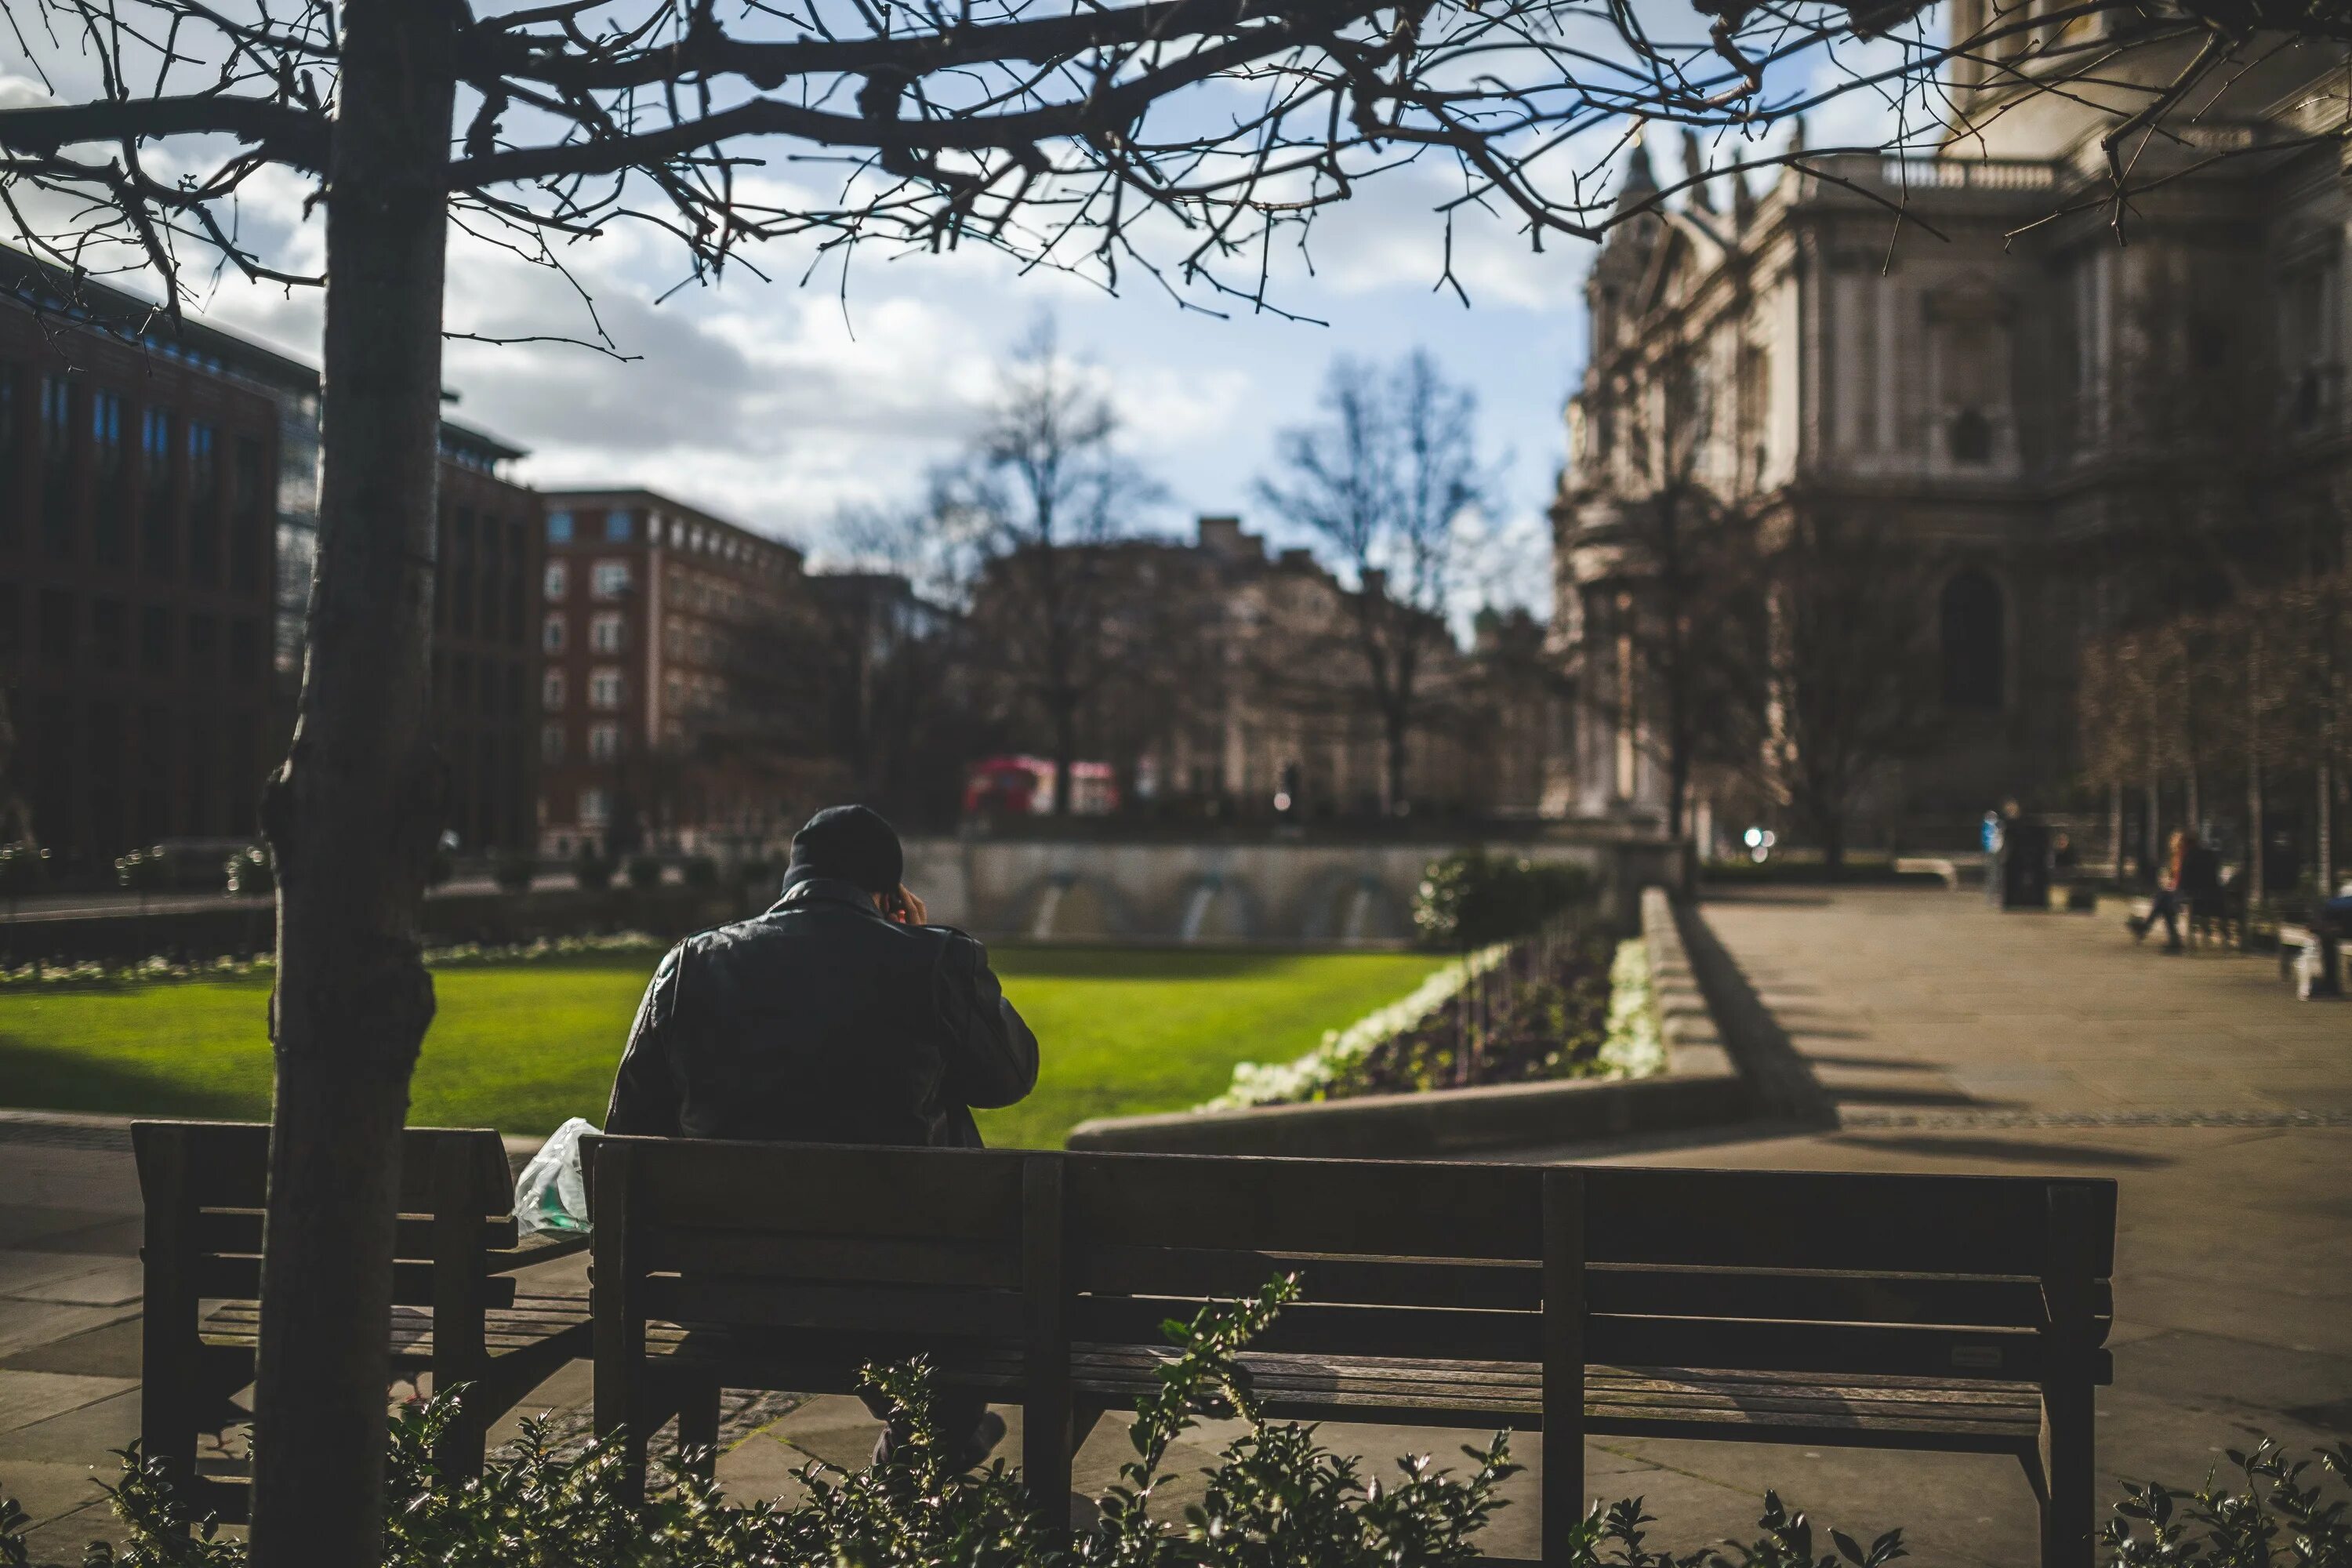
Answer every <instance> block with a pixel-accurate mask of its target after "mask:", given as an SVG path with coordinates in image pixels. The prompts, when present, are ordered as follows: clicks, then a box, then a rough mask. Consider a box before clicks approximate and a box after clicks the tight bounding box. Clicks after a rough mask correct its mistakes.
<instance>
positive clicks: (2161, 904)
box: [2124, 827, 2204, 952]
mask: <svg viewBox="0 0 2352 1568" xmlns="http://www.w3.org/2000/svg"><path fill="white" fill-rule="evenodd" d="M2203 849H2204V846H2202V845H2201V844H2200V843H2198V841H2197V835H2196V834H2194V833H2192V832H2190V831H2189V829H2188V828H2185V827H2176V828H2174V829H2173V830H2172V837H2169V838H2168V839H2166V840H2165V854H2164V871H2163V874H2162V877H2161V879H2159V880H2158V883H2157V886H2156V898H2155V899H2154V900H2152V901H2151V902H2150V903H2149V905H2148V907H2147V914H2146V915H2142V916H2135V917H2134V918H2133V919H2131V920H2129V921H2125V922H2124V923H2125V924H2126V925H2128V926H2129V927H2131V933H2132V937H2133V939H2134V940H2135V941H2138V942H2145V941H2147V933H2148V931H2149V929H2150V928H2151V927H2153V926H2154V925H2155V924H2156V922H2157V921H2163V922H2164V951H2165V952H2179V951H2180V911H2181V904H2182V900H2183V898H2184V897H2185V896H2186V889H2185V887H2184V873H2187V874H2188V875H2189V877H2194V876H2195V875H2197V872H2196V871H2195V870H2194V868H2195V867H2196V866H2197V865H2199V864H2200V863H2201V857H2202V852H2203Z"/></svg>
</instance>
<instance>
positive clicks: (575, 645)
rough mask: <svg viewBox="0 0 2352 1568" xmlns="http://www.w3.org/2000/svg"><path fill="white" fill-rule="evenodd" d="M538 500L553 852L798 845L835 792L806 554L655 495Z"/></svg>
mask: <svg viewBox="0 0 2352 1568" xmlns="http://www.w3.org/2000/svg"><path fill="white" fill-rule="evenodd" d="M541 500H542V503H543V506H544V516H545V528H544V539H545V542H546V546H545V547H546V556H545V563H544V565H543V567H542V568H541V578H542V582H541V604H540V630H539V637H540V645H539V646H540V650H541V658H543V660H544V670H543V673H542V675H541V692H540V706H541V734H540V747H541V750H540V763H541V789H540V844H541V849H542V851H543V852H545V853H548V854H551V855H558V856H569V855H572V854H576V853H577V852H579V850H580V849H581V848H582V847H589V848H593V849H595V850H597V851H599V852H604V853H614V852H625V851H629V850H634V849H636V848H639V847H646V848H653V849H659V850H685V851H696V852H714V853H727V852H734V851H738V850H745V849H757V848H764V847H768V846H770V845H772V844H773V843H775V842H776V841H777V840H778V839H780V838H781V837H784V836H787V835H789V833H790V832H791V829H792V826H794V825H795V824H796V823H797V821H798V819H799V816H798V814H804V812H805V811H806V810H807V809H808V807H809V804H810V802H812V801H814V800H815V799H816V798H817V797H818V795H820V794H821V793H822V789H823V787H824V784H825V783H826V782H827V781H826V779H825V778H824V777H823V776H822V775H824V773H825V765H824V764H820V763H812V762H810V761H808V759H809V758H811V757H813V756H815V755H817V754H819V753H820V752H821V745H820V744H819V742H818V737H819V733H820V731H821V728H822V724H823V719H824V714H823V707H822V703H823V694H822V691H821V689H819V684H820V683H818V682H816V681H814V679H810V675H809V672H810V670H811V669H812V668H814V667H813V665H812V664H811V662H810V661H809V660H808V659H807V658H805V657H804V656H805V655H806V654H807V653H808V652H809V651H810V650H811V649H812V647H813V639H814V637H816V636H817V635H818V634H817V630H816V626H817V622H816V616H815V609H814V601H813V599H812V596H811V595H810V594H809V592H808V589H807V584H806V579H805V578H804V577H803V574H802V556H801V552H799V551H798V550H795V549H793V547H792V546H791V545H789V544H784V543H781V542H778V541H775V540H772V539H768V538H765V537H763V536H761V535H760V534H757V533H753V532H752V531H750V530H749V529H745V528H741V527H739V526H738V525H736V524H734V523H731V522H728V521H724V520H722V519H720V518H717V517H713V516H712V515H710V514H709V512H705V511H700V510H697V509H695V508H693V507H689V506H687V505H685V504H684V503H682V502H679V501H675V500H669V499H668V498H667V497H665V496H660V495H656V494H655V493H654V492H652V491H650V490H639V489H621V490H555V491H548V492H546V493H545V494H544V495H543V496H542V497H541Z"/></svg>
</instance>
